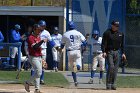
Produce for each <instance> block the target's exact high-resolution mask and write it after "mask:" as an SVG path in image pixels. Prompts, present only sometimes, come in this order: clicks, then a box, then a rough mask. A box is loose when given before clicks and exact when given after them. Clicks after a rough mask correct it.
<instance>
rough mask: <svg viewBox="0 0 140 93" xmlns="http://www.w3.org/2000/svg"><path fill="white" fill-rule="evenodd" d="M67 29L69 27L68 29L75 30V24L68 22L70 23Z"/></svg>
mask: <svg viewBox="0 0 140 93" xmlns="http://www.w3.org/2000/svg"><path fill="white" fill-rule="evenodd" d="M68 27H69V29H75V24H74V22H73V21H70V22H69V23H68Z"/></svg>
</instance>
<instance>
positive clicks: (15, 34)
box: [10, 24, 24, 67]
mask: <svg viewBox="0 0 140 93" xmlns="http://www.w3.org/2000/svg"><path fill="white" fill-rule="evenodd" d="M20 29H21V27H20V25H18V24H16V25H15V27H14V29H12V30H11V35H10V43H18V42H21V41H22V40H23V39H24V35H23V36H20V33H19V30H20ZM17 53H18V48H17V47H12V49H11V55H10V58H11V59H10V65H11V66H12V67H15V65H14V59H15V56H16V54H17Z"/></svg>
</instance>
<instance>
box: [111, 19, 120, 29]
mask: <svg viewBox="0 0 140 93" xmlns="http://www.w3.org/2000/svg"><path fill="white" fill-rule="evenodd" d="M111 25H114V26H117V27H119V21H117V20H113V21H112V22H111Z"/></svg>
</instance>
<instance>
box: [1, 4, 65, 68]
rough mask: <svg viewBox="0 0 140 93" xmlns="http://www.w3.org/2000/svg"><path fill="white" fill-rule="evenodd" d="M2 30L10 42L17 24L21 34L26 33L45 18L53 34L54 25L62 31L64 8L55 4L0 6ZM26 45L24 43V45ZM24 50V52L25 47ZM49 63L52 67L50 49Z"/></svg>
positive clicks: (6, 40)
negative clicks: (10, 36) (10, 34)
mask: <svg viewBox="0 0 140 93" xmlns="http://www.w3.org/2000/svg"><path fill="white" fill-rule="evenodd" d="M0 19H1V21H0V30H1V31H2V33H3V35H4V37H5V40H4V42H9V39H10V38H9V31H10V30H11V29H12V28H13V27H14V25H15V24H19V25H20V26H21V31H20V34H21V35H22V34H24V33H25V32H26V31H27V29H28V27H29V26H31V25H33V24H34V23H37V22H38V21H39V20H45V21H46V23H47V30H48V31H49V32H50V33H51V34H52V27H54V26H58V27H59V30H60V33H61V34H62V33H63V31H64V8H63V7H53V6H49V7H48V6H47V7H46V6H1V7H0ZM23 46H24V45H22V47H23ZM22 52H23V54H24V51H23V48H22ZM48 52H49V53H48V58H49V59H48V65H49V68H50V69H51V68H52V56H51V51H50V49H49V50H48Z"/></svg>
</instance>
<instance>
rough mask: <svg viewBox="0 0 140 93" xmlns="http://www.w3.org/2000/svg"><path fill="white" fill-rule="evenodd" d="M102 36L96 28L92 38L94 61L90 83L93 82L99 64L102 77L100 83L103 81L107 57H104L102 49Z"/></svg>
mask: <svg viewBox="0 0 140 93" xmlns="http://www.w3.org/2000/svg"><path fill="white" fill-rule="evenodd" d="M101 43H102V37H99V31H97V30H94V31H93V34H92V38H91V45H92V52H93V62H92V70H91V79H90V81H89V83H93V77H94V75H95V71H96V68H97V65H98V64H99V67H100V77H99V84H100V83H101V82H102V78H103V71H104V68H105V58H103V56H102V55H103V54H102V50H101Z"/></svg>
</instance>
